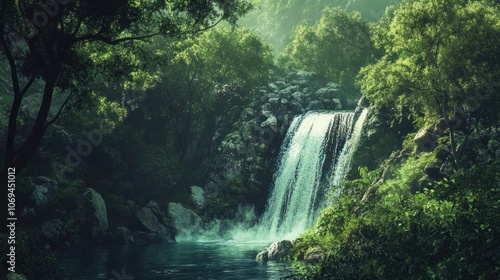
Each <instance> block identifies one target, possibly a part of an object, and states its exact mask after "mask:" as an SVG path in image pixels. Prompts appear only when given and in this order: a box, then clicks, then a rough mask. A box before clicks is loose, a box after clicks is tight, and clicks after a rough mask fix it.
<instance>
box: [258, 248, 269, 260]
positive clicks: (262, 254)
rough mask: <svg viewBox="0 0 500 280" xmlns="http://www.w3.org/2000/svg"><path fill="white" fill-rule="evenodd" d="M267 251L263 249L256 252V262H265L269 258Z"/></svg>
mask: <svg viewBox="0 0 500 280" xmlns="http://www.w3.org/2000/svg"><path fill="white" fill-rule="evenodd" d="M268 254H269V253H268V252H267V250H264V251H262V252H260V253H258V254H257V257H255V260H256V261H258V262H267V261H268V260H269V255H268Z"/></svg>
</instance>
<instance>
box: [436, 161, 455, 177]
mask: <svg viewBox="0 0 500 280" xmlns="http://www.w3.org/2000/svg"><path fill="white" fill-rule="evenodd" d="M454 172H455V170H454V169H453V165H452V164H451V163H450V162H445V163H443V165H441V168H440V169H439V173H440V174H441V176H442V177H444V178H450V177H451V176H452V175H453V173H454Z"/></svg>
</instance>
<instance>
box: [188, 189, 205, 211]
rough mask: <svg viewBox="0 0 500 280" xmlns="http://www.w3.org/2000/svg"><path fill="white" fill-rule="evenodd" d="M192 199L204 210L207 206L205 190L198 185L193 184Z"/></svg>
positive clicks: (196, 205) (197, 206)
mask: <svg viewBox="0 0 500 280" xmlns="http://www.w3.org/2000/svg"><path fill="white" fill-rule="evenodd" d="M191 200H192V201H193V204H194V206H195V207H196V208H198V209H200V210H202V209H203V208H204V207H205V191H204V190H203V189H202V188H201V187H198V186H191Z"/></svg>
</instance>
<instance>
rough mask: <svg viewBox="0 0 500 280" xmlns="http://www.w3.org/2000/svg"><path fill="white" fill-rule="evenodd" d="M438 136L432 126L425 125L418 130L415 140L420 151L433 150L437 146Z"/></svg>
mask: <svg viewBox="0 0 500 280" xmlns="http://www.w3.org/2000/svg"><path fill="white" fill-rule="evenodd" d="M437 138H438V137H437V135H436V134H435V133H434V129H433V128H432V127H425V128H422V129H420V130H419V131H418V132H417V135H415V138H413V141H414V142H415V144H417V151H418V152H432V151H433V150H434V148H435V147H436V141H437Z"/></svg>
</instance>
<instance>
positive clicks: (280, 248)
mask: <svg viewBox="0 0 500 280" xmlns="http://www.w3.org/2000/svg"><path fill="white" fill-rule="evenodd" d="M292 247H293V245H292V242H291V241H290V240H281V241H276V242H274V243H273V244H271V246H269V247H268V248H267V249H266V250H264V251H262V252H260V253H259V254H257V257H256V260H257V261H267V260H284V259H285V258H286V257H287V256H288V255H289V254H290V250H291V249H292Z"/></svg>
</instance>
